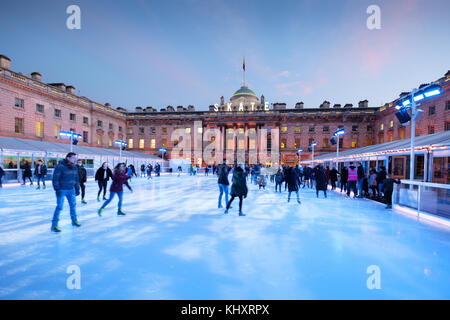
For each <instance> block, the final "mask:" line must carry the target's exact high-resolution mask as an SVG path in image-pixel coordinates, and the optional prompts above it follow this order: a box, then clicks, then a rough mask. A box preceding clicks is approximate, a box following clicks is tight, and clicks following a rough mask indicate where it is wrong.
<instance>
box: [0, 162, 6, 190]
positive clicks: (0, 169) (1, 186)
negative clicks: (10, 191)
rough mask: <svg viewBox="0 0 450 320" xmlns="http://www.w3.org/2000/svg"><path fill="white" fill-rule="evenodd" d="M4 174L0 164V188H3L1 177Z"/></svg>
mask: <svg viewBox="0 0 450 320" xmlns="http://www.w3.org/2000/svg"><path fill="white" fill-rule="evenodd" d="M4 175H5V170H3V168H2V166H1V165H0V188H3V185H2V179H3V176H4Z"/></svg>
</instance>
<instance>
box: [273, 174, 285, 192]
mask: <svg viewBox="0 0 450 320" xmlns="http://www.w3.org/2000/svg"><path fill="white" fill-rule="evenodd" d="M283 181H284V175H283V171H281V168H279V169H278V171H277V173H276V174H275V192H277V190H278V189H279V190H280V193H281V184H282V183H283Z"/></svg>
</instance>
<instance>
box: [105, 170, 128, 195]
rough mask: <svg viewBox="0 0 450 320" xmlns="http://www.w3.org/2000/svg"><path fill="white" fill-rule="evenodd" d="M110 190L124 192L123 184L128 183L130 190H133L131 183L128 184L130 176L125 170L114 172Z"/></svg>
mask: <svg viewBox="0 0 450 320" xmlns="http://www.w3.org/2000/svg"><path fill="white" fill-rule="evenodd" d="M112 181H113V182H112V183H111V188H110V189H109V191H110V192H122V191H123V185H126V186H127V187H128V189H130V191H132V189H131V187H130V185H129V184H128V176H127V175H126V174H125V173H124V172H114V174H113V176H112Z"/></svg>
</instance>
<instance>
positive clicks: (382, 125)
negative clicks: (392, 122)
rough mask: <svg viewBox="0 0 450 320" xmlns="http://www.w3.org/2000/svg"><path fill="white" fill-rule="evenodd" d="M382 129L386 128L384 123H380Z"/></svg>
mask: <svg viewBox="0 0 450 320" xmlns="http://www.w3.org/2000/svg"><path fill="white" fill-rule="evenodd" d="M380 130H381V131H383V130H384V123H381V124H380Z"/></svg>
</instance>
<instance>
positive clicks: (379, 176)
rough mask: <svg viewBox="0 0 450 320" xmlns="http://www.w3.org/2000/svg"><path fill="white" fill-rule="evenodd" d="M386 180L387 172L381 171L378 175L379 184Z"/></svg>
mask: <svg viewBox="0 0 450 320" xmlns="http://www.w3.org/2000/svg"><path fill="white" fill-rule="evenodd" d="M384 179H386V171H385V170H380V172H378V175H377V184H380V183H383V181H384Z"/></svg>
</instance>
